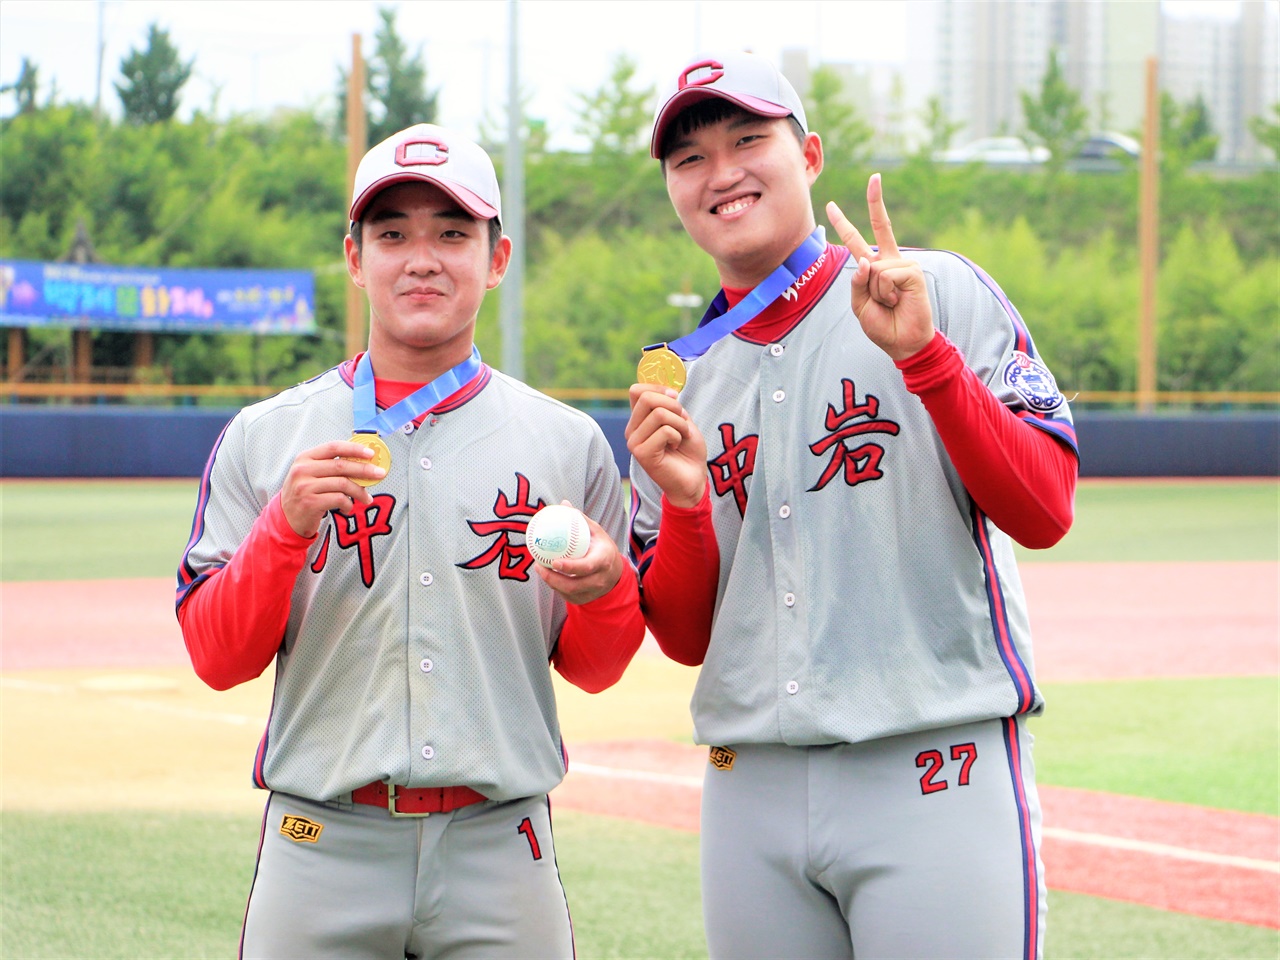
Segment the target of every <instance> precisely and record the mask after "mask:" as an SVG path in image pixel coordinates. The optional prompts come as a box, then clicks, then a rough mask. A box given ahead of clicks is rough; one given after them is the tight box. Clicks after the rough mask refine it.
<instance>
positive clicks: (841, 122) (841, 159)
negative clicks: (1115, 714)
mask: <svg viewBox="0 0 1280 960" xmlns="http://www.w3.org/2000/svg"><path fill="white" fill-rule="evenodd" d="M844 93H845V89H844V81H843V80H841V79H840V73H839V71H837V70H836V69H835V68H834V67H831V66H828V65H826V64H823V65H822V66H820V67H818V68H817V69H816V70H814V71H813V73H812V75H811V76H810V78H809V93H808V96H806V97H805V104H804V112H805V116H806V118H807V119H808V121H809V129H810V130H811V131H812V132H814V133H816V134H818V135H819V136H820V137H822V147H823V155H824V156H825V157H826V159H827V161H829V162H834V163H836V164H838V165H841V166H844V165H847V164H850V163H854V162H856V161H857V160H859V159H861V158H863V157H864V156H865V155H866V153H867V152H868V147H869V146H870V144H871V138H872V136H873V134H874V131H873V130H872V129H871V127H870V126H869V125H868V124H867V123H865V122H864V121H863V120H862V118H861V117H859V116H858V109H857V107H855V106H854V105H853V104H852V103H850V102H849V100H848V99H847V98H846V97H845V95H844Z"/></svg>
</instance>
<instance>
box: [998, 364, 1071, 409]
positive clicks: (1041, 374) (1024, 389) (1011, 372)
mask: <svg viewBox="0 0 1280 960" xmlns="http://www.w3.org/2000/svg"><path fill="white" fill-rule="evenodd" d="M1004 384H1005V386H1006V387H1010V388H1012V389H1013V391H1014V392H1015V393H1017V394H1018V396H1020V397H1021V398H1022V399H1023V400H1025V401H1026V403H1027V406H1028V407H1030V408H1031V409H1032V410H1035V411H1036V412H1038V413H1048V412H1049V411H1050V410H1057V409H1058V408H1059V407H1060V406H1062V404H1063V403H1064V402H1065V401H1064V399H1063V396H1062V394H1061V393H1060V392H1059V391H1058V384H1057V383H1055V382H1054V379H1053V374H1052V373H1050V372H1049V368H1048V367H1046V366H1045V365H1044V364H1043V363H1041V362H1040V361H1039V360H1036V359H1035V358H1034V357H1030V356H1027V354H1025V353H1023V352H1022V351H1021V350H1015V351H1014V352H1013V359H1012V360H1010V361H1009V363H1008V364H1007V365H1006V366H1005V368H1004Z"/></svg>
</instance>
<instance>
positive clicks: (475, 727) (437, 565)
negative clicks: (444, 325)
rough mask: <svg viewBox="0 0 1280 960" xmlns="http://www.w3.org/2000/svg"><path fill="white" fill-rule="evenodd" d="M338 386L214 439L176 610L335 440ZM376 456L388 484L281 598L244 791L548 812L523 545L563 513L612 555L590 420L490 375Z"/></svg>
mask: <svg viewBox="0 0 1280 960" xmlns="http://www.w3.org/2000/svg"><path fill="white" fill-rule="evenodd" d="M352 370H353V364H352V363H351V362H347V363H344V364H342V365H340V366H338V367H335V368H333V369H331V370H329V371H328V372H326V373H324V374H322V375H321V376H319V377H317V378H315V379H313V380H311V381H309V382H307V383H304V384H301V385H299V386H297V387H294V388H292V389H290V390H286V391H284V392H283V393H281V394H279V395H277V396H275V397H272V398H270V399H268V400H264V401H262V402H261V403H257V404H254V405H252V406H250V407H247V408H245V409H244V410H242V411H241V412H240V413H239V414H238V415H237V416H236V417H235V419H234V420H232V422H231V423H230V424H229V425H228V427H227V429H226V430H225V431H224V434H223V436H222V437H221V438H220V440H219V442H218V444H217V446H216V448H215V450H214V452H213V455H212V456H211V457H210V461H209V467H208V469H207V471H206V475H205V479H204V482H203V484H202V486H201V493H200V502H199V505H198V508H197V513H196V519H195V527H194V530H193V538H192V542H191V544H190V546H189V548H188V550H187V553H186V555H185V556H184V559H183V565H182V569H181V572H180V575H179V590H180V595H181V593H182V591H184V590H189V589H191V588H192V587H193V586H195V585H197V584H198V583H199V582H200V580H201V579H202V578H203V577H204V576H207V575H208V574H209V573H210V572H211V571H213V570H214V569H216V568H218V567H220V566H221V565H224V564H225V563H227V561H228V560H229V559H230V557H231V555H232V554H233V553H234V552H235V550H236V548H237V547H238V546H239V545H240V543H241V542H242V541H243V540H244V538H245V537H246V535H247V534H248V532H249V530H250V528H251V527H252V525H253V523H254V520H255V519H256V518H257V516H258V514H259V513H260V512H261V511H262V509H263V507H265V506H266V505H267V503H268V502H269V501H270V500H271V498H272V497H273V496H274V495H275V494H276V493H277V492H278V491H279V490H280V489H281V487H282V485H283V483H284V480H285V477H286V475H287V473H288V470H289V468H290V465H291V463H292V460H293V457H294V456H295V455H296V454H297V453H298V452H300V451H303V450H306V449H309V448H311V447H314V446H316V445H318V444H320V443H323V442H326V441H330V440H345V439H346V438H347V437H349V436H350V435H351V431H352V387H351V383H352ZM384 439H385V440H386V442H387V444H388V446H389V447H390V450H391V457H392V461H391V468H390V471H389V474H388V476H387V477H386V479H385V480H383V481H382V482H381V483H379V484H378V485H376V486H374V487H371V488H370V492H371V493H372V495H373V504H372V505H370V506H368V507H365V508H358V509H356V510H355V511H354V515H353V516H351V517H343V516H341V515H338V514H331V515H330V516H331V521H328V522H326V523H325V524H324V525H323V526H322V527H321V529H320V533H319V536H318V537H317V538H316V541H315V543H314V545H313V546H312V547H311V550H310V553H309V555H308V562H307V564H306V566H305V567H304V568H303V571H302V573H301V574H300V575H299V576H298V578H297V582H296V584H295V586H294V589H293V594H292V601H291V609H290V615H289V620H288V626H287V629H286V631H285V635H284V637H283V638H282V643H281V648H280V652H279V654H278V657H277V662H276V680H275V693H274V698H273V703H272V709H271V717H270V720H269V722H268V725H267V730H266V733H265V735H264V736H263V739H262V743H261V745H260V748H259V751H258V756H257V760H256V763H255V767H254V780H255V782H256V783H257V784H258V785H259V786H261V787H266V788H269V789H272V790H278V791H283V792H285V793H289V794H293V795H296V796H300V797H305V798H309V799H313V800H331V799H334V798H337V797H339V796H341V795H343V794H346V793H349V792H350V791H351V790H352V789H354V788H356V787H359V786H362V785H364V784H368V783H370V782H372V781H376V780H387V781H390V782H392V783H397V784H401V785H406V786H412V787H426V786H455V785H464V786H468V787H471V788H472V789H474V790H477V791H479V792H480V793H482V794H484V795H485V796H486V797H489V798H490V799H492V800H509V799H513V798H519V797H529V796H535V795H538V794H543V793H546V792H547V791H548V790H550V789H552V788H553V787H554V786H555V785H556V784H557V783H559V782H560V780H561V779H562V777H563V776H564V760H563V753H562V745H561V740H560V729H559V724H558V721H557V718H556V709H555V701H554V694H553V690H552V681H551V676H550V668H549V665H548V657H549V656H550V654H551V652H552V649H553V645H554V643H555V641H556V638H557V637H558V635H559V633H560V629H561V627H562V625H563V624H564V621H565V615H566V601H565V600H564V599H563V598H562V597H561V596H560V595H559V594H557V593H555V592H554V591H553V590H551V589H550V588H549V587H547V586H546V585H545V584H544V583H543V582H542V580H541V579H540V578H539V577H538V576H537V575H536V573H534V572H533V571H532V570H531V565H532V559H531V558H530V556H529V553H528V551H527V549H526V548H525V546H524V529H525V526H526V524H527V522H528V520H529V517H530V516H531V515H532V514H533V513H534V511H535V510H536V509H537V508H538V507H539V506H540V505H542V504H546V503H559V502H560V501H561V500H562V499H563V500H569V501H570V502H571V503H573V504H574V505H575V506H579V507H580V508H581V509H582V510H583V511H584V512H586V513H587V514H589V515H590V516H592V517H593V518H595V519H596V520H597V521H598V522H599V523H600V524H601V526H602V527H603V528H604V529H605V531H606V532H608V533H609V535H610V536H612V537H613V538H614V540H615V542H619V543H620V542H622V540H621V537H622V536H623V535H624V533H625V525H626V512H625V505H624V501H623V496H622V489H621V481H620V479H619V477H618V471H617V467H616V464H615V461H614V458H613V454H612V452H611V450H610V447H609V444H608V441H607V440H606V439H605V437H604V435H603V433H602V432H601V430H600V428H599V426H598V425H597V424H596V422H595V421H594V420H593V419H592V418H591V417H590V416H589V415H587V414H585V413H582V412H580V411H577V410H574V409H573V408H571V407H568V406H566V405H564V404H562V403H560V402H558V401H556V400H553V399H551V398H550V397H547V396H544V395H543V394H540V393H538V392H537V391H535V390H533V389H531V388H529V387H527V386H525V385H524V384H522V383H520V382H518V381H515V380H512V379H511V378H509V377H506V376H504V375H503V374H501V373H499V372H497V371H493V370H491V369H489V368H488V367H484V368H482V372H481V374H480V375H479V376H478V377H477V378H476V380H475V381H473V383H472V384H471V385H470V387H469V388H467V389H466V390H465V392H463V393H461V394H460V395H459V396H457V397H455V398H453V399H452V400H451V401H450V402H449V404H448V405H447V406H438V407H436V408H435V410H434V411H433V413H432V414H431V415H429V416H428V417H427V419H426V420H425V421H423V422H422V425H421V426H420V427H418V428H417V429H415V428H414V427H413V425H412V424H410V425H408V427H406V429H405V430H404V431H401V432H398V433H396V434H395V435H392V436H386V437H384ZM357 506H358V507H359V505H357Z"/></svg>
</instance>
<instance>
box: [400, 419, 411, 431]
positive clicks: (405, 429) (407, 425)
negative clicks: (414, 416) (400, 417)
mask: <svg viewBox="0 0 1280 960" xmlns="http://www.w3.org/2000/svg"><path fill="white" fill-rule="evenodd" d="M400 429H401V430H403V431H404V432H405V433H413V421H412V420H410V421H409V422H408V423H406V424H405V425H404V426H403V427H401V428H400Z"/></svg>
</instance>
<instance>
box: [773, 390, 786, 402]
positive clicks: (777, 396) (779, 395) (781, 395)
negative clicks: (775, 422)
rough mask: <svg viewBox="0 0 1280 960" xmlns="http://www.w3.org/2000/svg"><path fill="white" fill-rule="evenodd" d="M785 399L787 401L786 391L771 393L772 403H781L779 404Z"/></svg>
mask: <svg viewBox="0 0 1280 960" xmlns="http://www.w3.org/2000/svg"><path fill="white" fill-rule="evenodd" d="M785 399H787V394H786V391H784V390H775V391H773V402H774V403H781V402H782V401H783V400H785Z"/></svg>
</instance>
